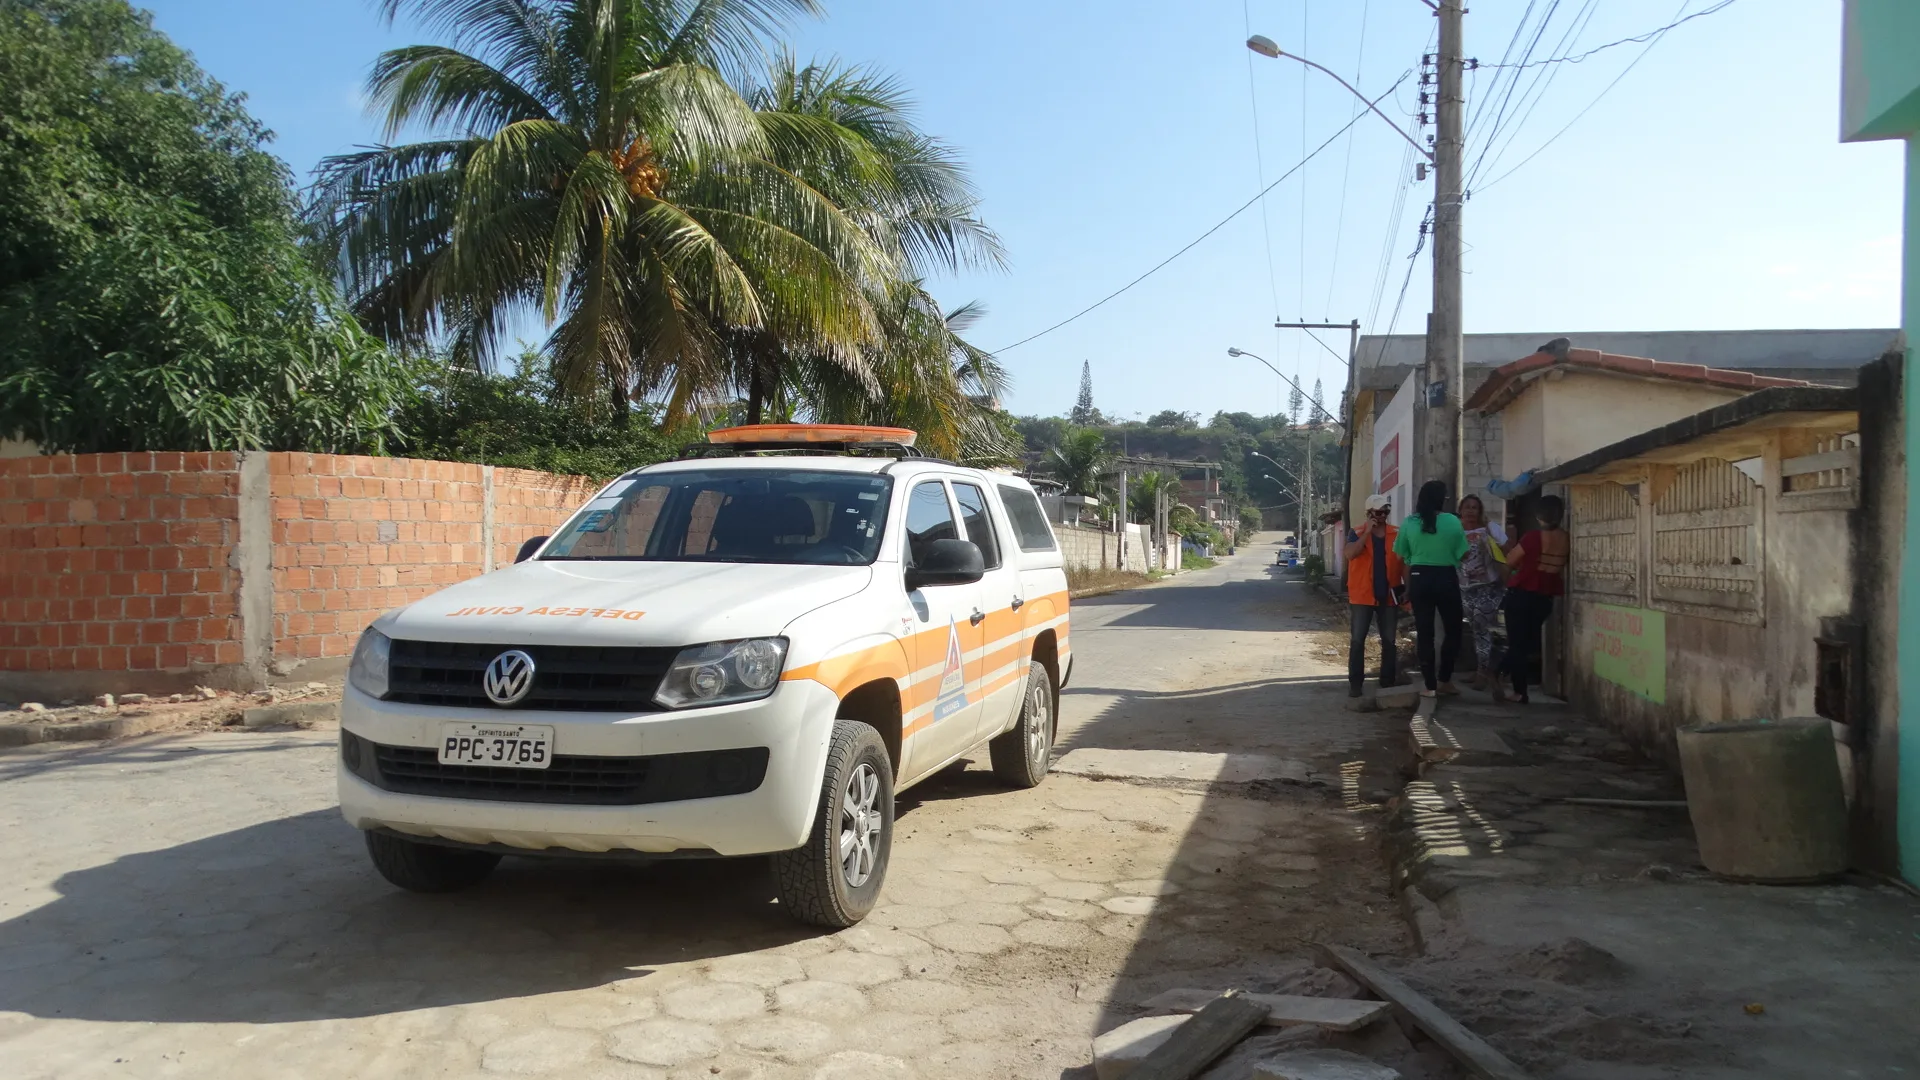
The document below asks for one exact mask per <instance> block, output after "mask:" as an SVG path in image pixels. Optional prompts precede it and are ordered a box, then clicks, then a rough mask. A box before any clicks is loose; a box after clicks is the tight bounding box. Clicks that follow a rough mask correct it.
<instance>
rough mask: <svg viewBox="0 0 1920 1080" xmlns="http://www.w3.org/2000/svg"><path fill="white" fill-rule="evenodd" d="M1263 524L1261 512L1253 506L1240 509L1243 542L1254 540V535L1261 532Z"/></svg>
mask: <svg viewBox="0 0 1920 1080" xmlns="http://www.w3.org/2000/svg"><path fill="white" fill-rule="evenodd" d="M1262 524H1263V522H1262V521H1261V519H1260V511H1258V510H1256V509H1254V508H1253V507H1251V506H1243V507H1241V508H1240V539H1241V540H1242V541H1246V540H1250V539H1252V538H1253V534H1254V533H1257V532H1259V531H1260V528H1261V525H1262Z"/></svg>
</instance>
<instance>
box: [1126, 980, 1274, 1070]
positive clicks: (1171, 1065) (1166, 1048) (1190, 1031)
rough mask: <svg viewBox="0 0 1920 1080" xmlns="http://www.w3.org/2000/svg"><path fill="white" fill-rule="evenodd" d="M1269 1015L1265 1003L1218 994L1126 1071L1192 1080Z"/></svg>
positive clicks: (1233, 995) (1237, 996)
mask: <svg viewBox="0 0 1920 1080" xmlns="http://www.w3.org/2000/svg"><path fill="white" fill-rule="evenodd" d="M1266 1019H1267V1009H1266V1007H1265V1006H1263V1005H1259V1004H1256V1003H1255V1002H1252V1001H1249V1000H1248V999H1246V998H1244V997H1241V996H1239V995H1238V994H1234V993H1231V992H1230V993H1228V994H1227V996H1225V997H1219V998H1215V999H1213V1000H1212V1001H1210V1002H1208V1003H1207V1007H1206V1008H1204V1009H1201V1010H1200V1011H1199V1012H1197V1013H1195V1014H1194V1016H1193V1019H1191V1020H1189V1021H1187V1022H1186V1023H1184V1024H1181V1025H1180V1026H1179V1027H1178V1028H1177V1029H1175V1030H1174V1033H1173V1037H1172V1038H1170V1039H1168V1040H1167V1041H1166V1042H1163V1043H1161V1044H1160V1046H1159V1048H1158V1049H1156V1050H1154V1052H1153V1053H1151V1054H1148V1055H1147V1056H1146V1057H1145V1058H1144V1059H1143V1060H1142V1061H1141V1062H1140V1064H1139V1065H1138V1066H1137V1067H1135V1069H1134V1070H1133V1071H1132V1072H1131V1073H1128V1074H1127V1075H1128V1076H1129V1077H1130V1078H1131V1080H1192V1078H1193V1077H1195V1076H1197V1075H1199V1074H1200V1072H1201V1071H1202V1070H1203V1069H1205V1068H1206V1067H1207V1066H1209V1065H1211V1064H1213V1062H1214V1059H1215V1058H1218V1057H1219V1056H1220V1055H1221V1054H1224V1053H1226V1052H1227V1051H1229V1050H1231V1049H1233V1046H1234V1044H1235V1043H1237V1042H1239V1041H1240V1040H1241V1039H1244V1038H1246V1037H1247V1035H1248V1033H1249V1032H1251V1031H1253V1029H1254V1028H1257V1027H1259V1026H1260V1025H1261V1024H1262V1023H1264V1022H1265V1021H1266Z"/></svg>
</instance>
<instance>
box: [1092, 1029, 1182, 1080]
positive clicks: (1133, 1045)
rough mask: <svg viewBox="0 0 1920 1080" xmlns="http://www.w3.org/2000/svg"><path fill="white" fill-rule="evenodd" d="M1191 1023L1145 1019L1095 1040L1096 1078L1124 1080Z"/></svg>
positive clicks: (1096, 1037) (1097, 1037)
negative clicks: (1149, 1055) (1123, 1079)
mask: <svg viewBox="0 0 1920 1080" xmlns="http://www.w3.org/2000/svg"><path fill="white" fill-rule="evenodd" d="M1189 1019H1191V1017H1187V1016H1146V1017H1142V1018H1140V1019H1138V1020H1129V1021H1128V1022H1126V1023H1124V1024H1121V1025H1120V1026H1119V1027H1117V1028H1114V1029H1113V1030H1112V1031H1109V1032H1107V1033H1106V1034H1104V1035H1096V1036H1094V1039H1093V1074H1094V1075H1095V1076H1097V1077H1099V1080H1121V1077H1124V1076H1127V1075H1129V1074H1131V1073H1132V1072H1133V1070H1135V1069H1137V1068H1139V1067H1140V1063H1141V1062H1142V1061H1145V1060H1146V1059H1147V1055H1148V1054H1151V1053H1153V1052H1154V1051H1155V1050H1158V1049H1159V1048H1160V1045H1161V1044H1162V1043H1164V1042H1166V1041H1167V1040H1168V1039H1171V1038H1173V1033H1174V1032H1175V1031H1177V1030H1179V1028H1180V1025H1182V1024H1184V1023H1186V1022H1187V1021H1188V1020H1189Z"/></svg>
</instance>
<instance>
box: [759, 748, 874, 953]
mask: <svg viewBox="0 0 1920 1080" xmlns="http://www.w3.org/2000/svg"><path fill="white" fill-rule="evenodd" d="M892 847H893V765H892V763H891V762H890V761H889V760H888V758H887V747H886V744H885V743H883V742H881V740H880V733H879V732H878V731H875V730H874V729H873V728H872V727H871V726H869V725H867V724H862V723H858V722H856V721H853V720H835V721H834V722H833V740H832V742H831V743H830V744H829V745H828V747H827V770H826V776H825V778H824V781H823V782H822V784H821V785H820V803H819V805H818V806H817V807H815V809H814V815H813V831H812V832H810V833H808V834H807V842H806V844H805V845H804V846H802V847H797V848H795V849H793V850H792V851H783V852H780V853H779V854H777V855H775V856H774V857H773V873H774V880H775V883H776V885H777V887H778V889H779V893H780V903H781V904H782V905H783V906H785V907H786V909H787V911H788V913H789V914H791V915H792V916H793V917H794V918H795V919H798V920H799V921H801V922H803V923H811V924H813V925H815V926H826V927H832V928H834V929H840V928H844V927H848V926H852V925H853V924H854V923H857V922H859V921H860V920H861V919H864V918H866V917H867V913H868V912H869V911H872V910H873V906H874V904H875V903H877V902H878V901H879V899H880V886H881V884H882V883H884V882H885V880H886V877H887V856H888V854H889V853H890V852H891V850H892Z"/></svg>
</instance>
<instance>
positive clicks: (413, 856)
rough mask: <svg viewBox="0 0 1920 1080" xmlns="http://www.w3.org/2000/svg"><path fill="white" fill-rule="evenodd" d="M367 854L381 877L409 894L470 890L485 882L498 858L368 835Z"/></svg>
mask: <svg viewBox="0 0 1920 1080" xmlns="http://www.w3.org/2000/svg"><path fill="white" fill-rule="evenodd" d="M367 854H368V855H370V856H372V857H373V868H374V869H375V870H378V871H380V876H381V877H383V878H386V879H387V880H388V881H390V882H392V883H393V884H395V885H398V886H400V887H401V888H403V889H407V890H409V891H411V892H424V893H444V892H459V891H460V890H461V889H470V888H472V887H474V886H475V885H478V884H480V883H481V882H482V881H485V880H486V879H487V875H488V874H491V873H493V868H494V867H495V866H498V865H499V864H500V856H498V855H494V854H491V853H489V852H485V851H463V850H461V849H459V848H450V847H442V846H440V845H439V844H423V843H421V842H419V841H418V840H407V839H404V838H402V837H398V836H394V835H392V834H391V833H382V832H369V833H368V834H367Z"/></svg>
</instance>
